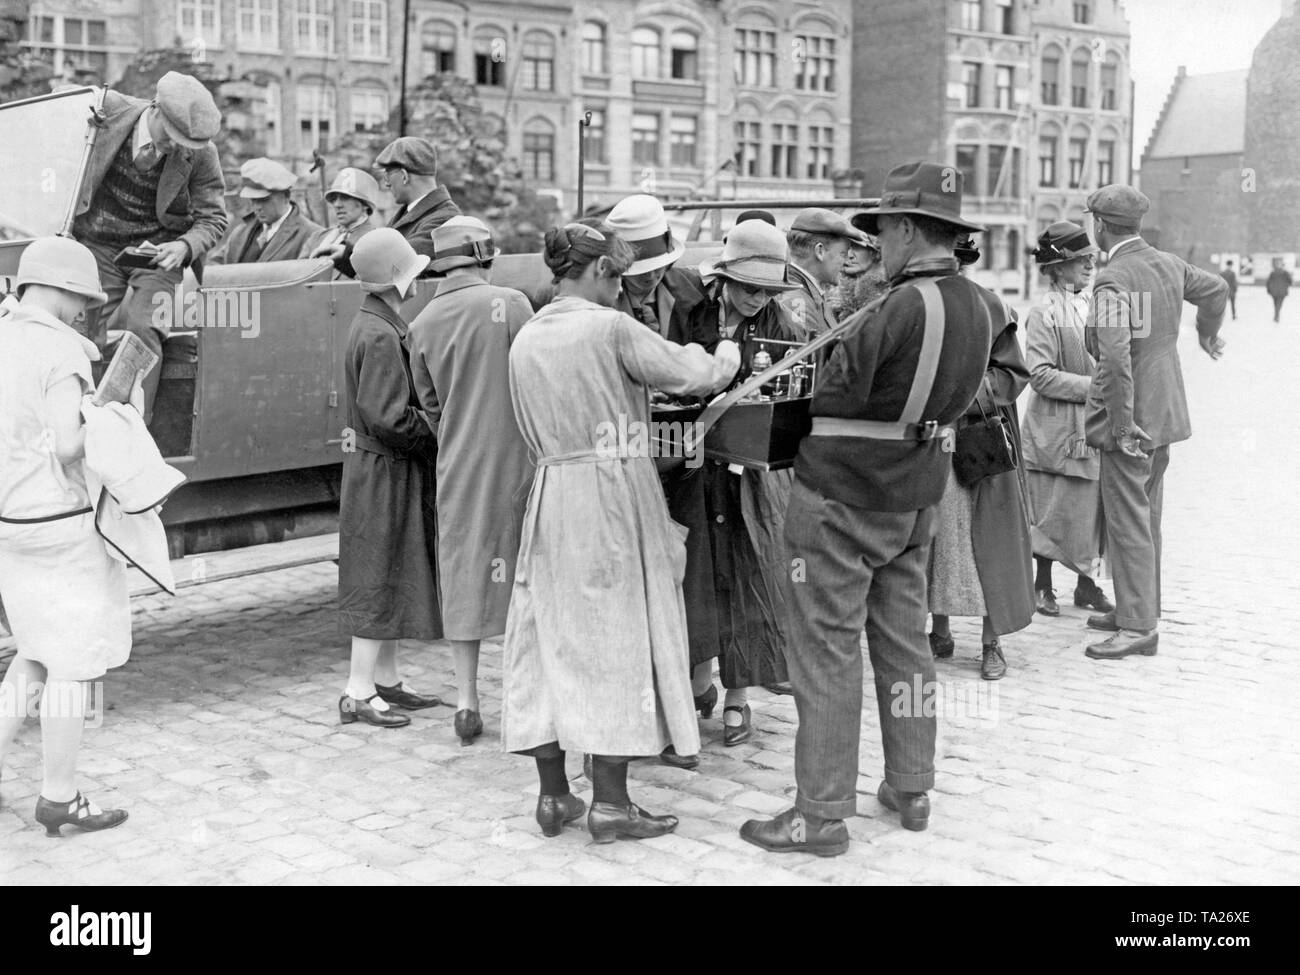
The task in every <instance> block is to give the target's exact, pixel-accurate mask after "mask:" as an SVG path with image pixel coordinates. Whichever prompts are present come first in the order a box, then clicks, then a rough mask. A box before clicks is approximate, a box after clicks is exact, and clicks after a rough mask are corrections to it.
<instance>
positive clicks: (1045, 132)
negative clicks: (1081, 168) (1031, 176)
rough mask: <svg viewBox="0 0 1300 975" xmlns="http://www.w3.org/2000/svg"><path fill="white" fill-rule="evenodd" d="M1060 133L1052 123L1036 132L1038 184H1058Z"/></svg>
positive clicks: (1048, 185)
mask: <svg viewBox="0 0 1300 975" xmlns="http://www.w3.org/2000/svg"><path fill="white" fill-rule="evenodd" d="M1060 159H1061V133H1060V131H1059V130H1058V129H1057V128H1056V126H1054V125H1045V126H1043V128H1042V130H1041V131H1040V132H1039V134H1038V185H1039V186H1047V187H1052V186H1059V185H1060V183H1059V182H1058V180H1059V178H1060V175H1059V174H1060Z"/></svg>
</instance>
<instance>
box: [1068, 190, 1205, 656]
mask: <svg viewBox="0 0 1300 975" xmlns="http://www.w3.org/2000/svg"><path fill="white" fill-rule="evenodd" d="M1150 206H1151V202H1150V201H1149V200H1148V199H1147V198H1146V197H1145V196H1144V195H1143V194H1142V193H1140V192H1139V191H1138V190H1136V189H1134V188H1133V187H1131V186H1117V185H1112V186H1103V187H1102V188H1101V189H1099V190H1096V191H1094V192H1093V194H1092V195H1091V196H1089V197H1088V203H1087V209H1088V212H1090V213H1091V214H1092V220H1093V239H1094V241H1096V243H1097V246H1098V247H1100V248H1101V249H1102V251H1103V252H1105V254H1106V257H1107V263H1106V265H1105V267H1103V268H1102V270H1101V272H1100V273H1099V274H1098V275H1097V282H1096V285H1095V286H1094V289H1093V302H1092V307H1091V310H1090V312H1089V316H1088V326H1087V333H1086V342H1087V345H1088V351H1089V352H1091V353H1092V354H1093V355H1094V356H1095V357H1096V359H1097V369H1096V371H1095V372H1094V373H1093V380H1092V388H1091V389H1090V390H1089V391H1088V399H1087V402H1086V405H1085V411H1086V412H1085V419H1084V425H1085V433H1086V436H1087V440H1088V443H1089V444H1090V445H1092V446H1093V447H1098V448H1100V449H1101V498H1102V508H1103V509H1104V511H1105V513H1106V557H1107V558H1108V559H1109V560H1110V564H1111V575H1112V576H1113V577H1114V580H1115V611H1114V612H1113V613H1106V614H1104V615H1101V616H1093V617H1090V618H1089V619H1088V625H1089V626H1090V627H1092V628H1093V629H1098V630H1110V631H1113V632H1114V635H1113V636H1111V637H1110V638H1109V639H1107V640H1104V641H1102V642H1100V643H1094V644H1092V645H1091V646H1089V647H1088V648H1087V650H1086V651H1085V653H1086V654H1087V655H1088V656H1089V657H1092V658H1094V659H1099V660H1110V659H1116V658H1120V657H1127V656H1128V655H1129V654H1134V653H1136V654H1142V655H1144V656H1148V657H1149V656H1153V655H1154V654H1155V652H1156V644H1157V640H1158V635H1157V633H1156V627H1157V624H1158V622H1159V618H1160V514H1161V507H1162V505H1163V502H1164V477H1165V469H1166V468H1167V467H1168V466H1169V445H1170V444H1175V443H1178V442H1179V441H1182V440H1186V439H1188V438H1189V437H1190V436H1191V435H1192V427H1191V423H1190V421H1189V419H1188V415H1187V397H1186V394H1185V393H1184V391H1183V374H1182V369H1181V368H1180V367H1179V362H1178V350H1177V344H1178V325H1179V321H1180V319H1181V317H1182V311H1183V302H1184V301H1188V302H1191V303H1192V304H1193V305H1195V306H1196V308H1197V314H1196V331H1197V334H1198V335H1199V336H1200V345H1201V348H1202V349H1204V350H1205V352H1206V354H1208V355H1209V356H1210V358H1212V359H1218V358H1219V356H1220V355H1221V354H1222V353H1223V345H1224V343H1223V340H1222V339H1220V338H1219V328H1220V326H1221V325H1222V324H1223V312H1224V308H1225V307H1226V305H1227V302H1228V285H1227V284H1226V283H1225V282H1224V281H1223V279H1222V278H1220V277H1219V276H1218V275H1216V274H1211V273H1210V272H1209V271H1203V270H1201V269H1199V268H1196V267H1193V266H1192V265H1190V264H1188V263H1187V262H1186V261H1184V260H1182V259H1181V258H1179V257H1175V256H1174V255H1173V254H1167V253H1165V252H1164V251H1159V250H1156V249H1155V248H1154V247H1152V246H1151V245H1150V244H1148V243H1147V242H1146V241H1145V240H1143V239H1142V238H1141V237H1140V236H1139V235H1138V230H1139V229H1140V228H1141V226H1142V215H1143V214H1145V213H1146V212H1147V210H1148V209H1150Z"/></svg>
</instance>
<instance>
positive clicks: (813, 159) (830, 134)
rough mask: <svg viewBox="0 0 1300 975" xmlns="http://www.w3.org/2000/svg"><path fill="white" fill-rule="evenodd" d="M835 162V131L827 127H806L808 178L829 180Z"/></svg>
mask: <svg viewBox="0 0 1300 975" xmlns="http://www.w3.org/2000/svg"><path fill="white" fill-rule="evenodd" d="M834 161H835V129H834V128H832V127H831V126H829V125H810V126H809V127H808V178H809V179H830V178H831V172H832V171H833V163H834Z"/></svg>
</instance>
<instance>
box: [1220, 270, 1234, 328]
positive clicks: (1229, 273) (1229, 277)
mask: <svg viewBox="0 0 1300 975" xmlns="http://www.w3.org/2000/svg"><path fill="white" fill-rule="evenodd" d="M1219 277H1221V278H1223V281H1224V283H1225V284H1227V286H1228V306H1229V307H1230V308H1231V309H1232V320H1233V321H1234V322H1235V321H1236V320H1237V272H1236V271H1235V270H1233V267H1232V261H1225V262H1224V265H1223V270H1222V271H1220V272H1219Z"/></svg>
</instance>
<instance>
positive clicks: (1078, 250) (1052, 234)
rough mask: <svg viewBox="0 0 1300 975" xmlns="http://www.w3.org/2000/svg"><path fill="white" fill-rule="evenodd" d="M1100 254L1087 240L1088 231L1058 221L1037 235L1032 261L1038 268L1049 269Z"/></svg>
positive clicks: (1064, 221) (1070, 223)
mask: <svg viewBox="0 0 1300 975" xmlns="http://www.w3.org/2000/svg"><path fill="white" fill-rule="evenodd" d="M1100 253H1101V249H1100V248H1099V247H1097V245H1096V244H1094V243H1093V242H1092V239H1091V238H1089V236H1088V231H1086V230H1084V229H1083V228H1082V227H1080V226H1079V225H1078V224H1077V223H1073V222H1071V221H1069V220H1058V221H1056V223H1054V224H1052V225H1051V226H1050V227H1048V228H1047V229H1046V230H1044V231H1043V232H1042V233H1041V234H1039V235H1038V248H1037V250H1035V251H1034V260H1035V261H1037V262H1038V266H1039V267H1051V266H1052V265H1053V264H1064V263H1065V262H1066V261H1072V260H1074V259H1075V258H1076V257H1088V256H1090V255H1093V254H1100Z"/></svg>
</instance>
